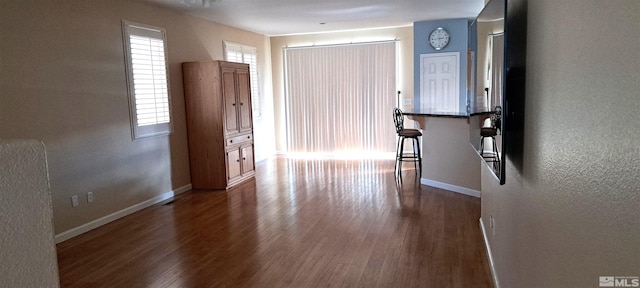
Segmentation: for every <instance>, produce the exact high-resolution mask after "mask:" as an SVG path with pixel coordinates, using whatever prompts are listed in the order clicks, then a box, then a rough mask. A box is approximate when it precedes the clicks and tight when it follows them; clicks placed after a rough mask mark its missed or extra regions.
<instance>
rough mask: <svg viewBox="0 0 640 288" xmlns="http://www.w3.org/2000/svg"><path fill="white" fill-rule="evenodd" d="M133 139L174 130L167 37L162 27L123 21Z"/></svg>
mask: <svg viewBox="0 0 640 288" xmlns="http://www.w3.org/2000/svg"><path fill="white" fill-rule="evenodd" d="M122 26H123V35H124V43H125V49H124V50H125V54H126V66H127V84H128V86H129V108H130V115H131V127H132V135H133V139H140V138H146V137H152V136H158V135H167V134H169V133H171V105H170V98H169V81H168V69H167V54H166V50H167V49H166V37H165V31H164V29H162V28H158V27H153V26H148V25H143V24H137V23H132V22H128V21H123V23H122Z"/></svg>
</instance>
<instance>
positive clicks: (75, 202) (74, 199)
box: [71, 195, 78, 207]
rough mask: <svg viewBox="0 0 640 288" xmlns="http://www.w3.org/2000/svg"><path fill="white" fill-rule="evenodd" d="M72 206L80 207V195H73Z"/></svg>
mask: <svg viewBox="0 0 640 288" xmlns="http://www.w3.org/2000/svg"><path fill="white" fill-rule="evenodd" d="M71 207H78V195H73V196H71Z"/></svg>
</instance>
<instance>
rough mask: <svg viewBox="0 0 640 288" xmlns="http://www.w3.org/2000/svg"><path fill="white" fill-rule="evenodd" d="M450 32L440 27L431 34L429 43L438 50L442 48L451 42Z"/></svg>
mask: <svg viewBox="0 0 640 288" xmlns="http://www.w3.org/2000/svg"><path fill="white" fill-rule="evenodd" d="M449 38H450V37H449V33H448V32H447V30H444V29H442V27H438V28H436V29H435V30H433V31H431V34H429V44H431V47H433V49H436V50H440V49H442V48H444V47H446V46H447V44H449Z"/></svg>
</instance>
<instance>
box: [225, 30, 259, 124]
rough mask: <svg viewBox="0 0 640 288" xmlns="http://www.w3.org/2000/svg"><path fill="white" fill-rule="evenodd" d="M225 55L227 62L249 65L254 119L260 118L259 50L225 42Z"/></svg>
mask: <svg viewBox="0 0 640 288" xmlns="http://www.w3.org/2000/svg"><path fill="white" fill-rule="evenodd" d="M224 55H225V56H224V60H225V61H229V62H236V63H245V64H249V74H250V75H249V77H250V78H251V79H250V80H251V83H250V84H251V108H252V109H253V111H252V112H253V118H260V116H261V115H262V109H260V97H259V96H260V93H259V90H258V60H257V58H258V50H257V49H256V48H255V47H251V46H247V45H242V44H236V43H232V42H228V41H224Z"/></svg>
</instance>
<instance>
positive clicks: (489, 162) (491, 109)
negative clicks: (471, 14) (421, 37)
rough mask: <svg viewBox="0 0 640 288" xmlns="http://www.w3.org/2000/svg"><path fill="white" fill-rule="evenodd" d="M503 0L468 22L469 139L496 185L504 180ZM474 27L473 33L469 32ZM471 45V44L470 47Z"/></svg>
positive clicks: (493, 0)
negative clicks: (471, 66)
mask: <svg viewBox="0 0 640 288" xmlns="http://www.w3.org/2000/svg"><path fill="white" fill-rule="evenodd" d="M505 7H506V2H505V0H491V1H490V2H489V3H487V5H486V6H485V7H484V9H483V10H482V11H481V12H480V14H479V15H478V17H477V18H476V21H475V22H474V23H473V24H472V25H471V29H472V31H471V33H472V34H473V33H475V35H476V41H475V43H472V44H471V45H472V47H471V48H470V50H471V51H475V53H474V55H475V57H473V58H474V59H475V66H476V69H475V78H474V79H475V81H474V83H475V84H474V85H475V87H471V88H470V90H471V91H472V93H473V94H471V95H470V111H469V124H470V139H469V140H470V142H471V144H472V146H473V147H474V149H475V150H476V152H477V153H478V155H480V157H481V158H482V162H483V163H484V164H485V166H486V167H487V168H488V169H489V170H490V171H491V172H493V175H494V176H495V178H496V179H497V180H498V181H499V182H500V184H504V183H505V178H504V168H505V158H504V156H505V153H504V151H505V149H504V148H505V146H504V137H503V136H504V135H503V134H504V129H503V125H504V121H503V120H504V119H503V113H502V107H504V104H505V103H504V99H505V98H504V96H505V95H504V91H505V81H504V80H505V72H506V71H505V70H506V69H505V67H506V66H505V62H504V60H505V33H504V28H505ZM473 29H475V32H474V31H473ZM473 44H475V47H473Z"/></svg>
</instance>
